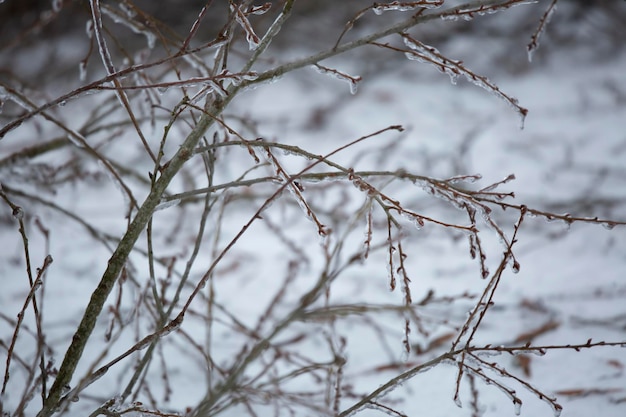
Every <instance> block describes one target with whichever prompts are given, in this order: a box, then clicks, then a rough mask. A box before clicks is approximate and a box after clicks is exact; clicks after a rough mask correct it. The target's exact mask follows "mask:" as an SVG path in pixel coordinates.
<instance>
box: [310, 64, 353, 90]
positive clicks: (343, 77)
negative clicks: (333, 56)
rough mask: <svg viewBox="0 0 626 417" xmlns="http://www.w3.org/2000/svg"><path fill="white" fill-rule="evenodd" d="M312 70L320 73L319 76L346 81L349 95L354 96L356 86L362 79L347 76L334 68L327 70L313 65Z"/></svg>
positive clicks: (318, 65) (321, 66)
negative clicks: (326, 75)
mask: <svg viewBox="0 0 626 417" xmlns="http://www.w3.org/2000/svg"><path fill="white" fill-rule="evenodd" d="M314 68H315V69H316V70H317V71H318V72H319V73H320V74H328V75H330V76H332V77H335V78H337V79H339V80H341V81H347V82H348V83H350V93H351V94H356V92H357V89H358V84H359V82H361V80H362V79H363V78H362V77H360V76H356V77H354V76H352V75H348V74H346V73H345V72H342V71H339V70H337V69H334V68H328V67H325V66H323V65H320V64H315V65H314Z"/></svg>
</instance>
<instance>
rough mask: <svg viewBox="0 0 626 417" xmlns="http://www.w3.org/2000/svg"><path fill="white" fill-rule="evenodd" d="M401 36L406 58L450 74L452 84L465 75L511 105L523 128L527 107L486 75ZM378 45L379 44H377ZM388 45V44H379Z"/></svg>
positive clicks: (405, 34)
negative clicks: (406, 49)
mask: <svg viewBox="0 0 626 417" xmlns="http://www.w3.org/2000/svg"><path fill="white" fill-rule="evenodd" d="M402 37H403V39H404V43H405V45H406V46H408V47H409V49H410V50H409V51H406V52H405V54H406V56H407V58H408V59H412V60H418V61H421V62H425V63H429V64H433V65H434V66H435V67H436V68H437V69H438V70H439V71H441V72H443V73H444V74H448V75H449V76H450V81H451V82H452V84H456V80H457V78H458V77H459V75H463V76H465V78H466V79H467V80H468V81H469V82H471V83H472V84H474V85H477V86H478V87H481V88H483V89H485V90H487V91H489V92H490V93H492V94H494V95H495V96H496V97H498V98H500V99H502V100H504V102H505V103H507V104H508V105H509V106H510V107H512V108H513V109H514V110H515V111H516V112H517V113H518V114H519V115H520V119H521V127H522V128H524V120H525V118H526V115H527V114H528V109H526V108H524V107H522V106H520V105H519V103H518V101H517V99H515V98H513V97H511V96H509V95H508V94H506V93H504V92H503V91H502V90H500V88H499V87H498V86H497V85H495V84H494V83H493V82H491V81H490V80H489V79H488V78H487V77H485V76H482V75H478V74H476V73H475V72H474V71H472V70H470V69H469V68H467V67H466V66H465V65H464V64H463V62H462V61H456V60H452V59H449V58H446V57H445V56H444V55H442V54H441V53H440V52H439V51H438V50H437V49H436V48H433V47H432V46H428V45H425V44H423V43H422V42H420V41H418V40H417V39H415V38H413V37H412V36H410V35H408V34H407V33H403V34H402ZM379 45H380V44H379ZM381 46H385V47H388V45H381Z"/></svg>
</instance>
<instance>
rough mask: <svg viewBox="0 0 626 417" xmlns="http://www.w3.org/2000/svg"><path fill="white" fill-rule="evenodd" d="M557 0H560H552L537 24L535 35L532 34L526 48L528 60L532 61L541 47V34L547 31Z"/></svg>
mask: <svg viewBox="0 0 626 417" xmlns="http://www.w3.org/2000/svg"><path fill="white" fill-rule="evenodd" d="M557 1H558V0H552V3H550V5H549V6H548V8H547V9H546V11H545V13H544V14H543V16H542V17H541V20H540V21H539V26H537V29H536V30H535V33H533V35H532V36H531V38H530V43H529V44H528V45H527V46H526V49H527V50H528V62H532V60H533V54H534V53H535V51H536V50H537V49H538V48H539V41H540V39H541V36H542V35H543V34H544V32H545V31H546V27H547V26H548V23H550V19H551V18H552V15H553V14H554V12H555V11H556V2H557Z"/></svg>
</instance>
